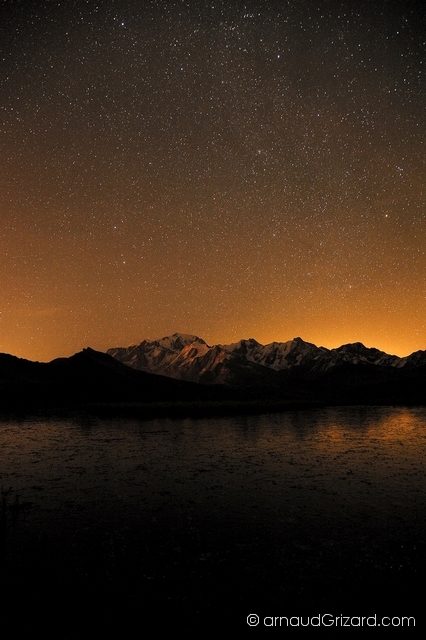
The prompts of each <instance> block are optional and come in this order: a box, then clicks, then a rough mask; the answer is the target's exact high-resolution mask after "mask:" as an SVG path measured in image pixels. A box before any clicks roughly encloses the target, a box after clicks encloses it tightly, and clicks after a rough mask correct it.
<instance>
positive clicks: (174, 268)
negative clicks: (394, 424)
mask: <svg viewBox="0 0 426 640" xmlns="http://www.w3.org/2000/svg"><path fill="white" fill-rule="evenodd" d="M0 7H1V14H0V47H1V50H0V60H1V78H0V83H1V92H0V122H1V127H0V132H1V136H0V222H1V225H0V251H1V265H2V266H1V272H0V273H1V275H0V278H1V281H0V351H2V352H7V353H12V354H15V355H18V356H20V357H25V358H29V359H32V360H36V359H37V360H50V359H52V358H54V357H58V356H68V355H71V354H72V353H75V352H76V351H79V350H80V349H81V348H82V347H85V346H91V347H93V348H94V349H99V350H106V349H107V348H109V347H114V346H126V345H128V344H131V343H136V342H140V341H142V340H143V339H145V338H150V339H155V338H160V337H162V336H165V335H169V334H171V333H174V332H176V331H180V332H184V333H193V334H196V335H198V336H200V337H202V338H204V339H205V340H206V341H207V342H208V343H209V344H215V343H229V342H234V341H236V340H239V339H241V338H249V337H253V338H256V339H257V340H258V341H259V342H262V343H264V344H265V343H268V342H272V341H273V340H278V341H286V340H290V339H292V338H294V337H295V336H300V337H302V338H303V339H304V340H307V341H309V342H314V343H315V344H317V345H318V346H320V345H322V346H326V347H336V346H339V345H341V344H343V343H346V342H355V341H361V342H363V343H364V344H365V345H366V346H375V347H377V348H380V349H383V350H385V351H387V352H389V353H395V354H398V355H407V354H408V353H411V352H412V351H415V350H417V349H426V322H425V319H426V254H425V247H426V197H425V185H426V166H425V165H426V153H425V151H426V150H425V129H426V118H425V105H426V82H425V73H426V55H425V49H426V19H425V15H426V9H425V8H424V6H423V3H421V2H410V1H409V0H408V1H406V2H398V1H392V0H378V1H377V2H371V0H369V1H368V2H360V1H359V0H356V1H355V0H354V1H352V2H339V1H332V0H328V1H326V0H315V1H314V0H312V1H308V0H298V1H296V0H294V1H293V0H292V1H288V2H286V1H282V2H269V1H264V2H262V1H260V0H258V1H254V2H249V1H247V2H239V1H238V0H232V1H231V0H227V1H216V0H210V2H208V1H205V2H193V1H191V0H187V1H185V0H184V1H177V0H174V1H170V2H166V1H161V0H160V1H156V0H152V1H149V0H139V1H131V0H128V1H124V0H121V1H118V0H117V1H115V2H114V1H113V0H99V2H93V1H92V0H89V1H87V2H82V1H81V2H79V1H78V0H77V1H71V0H63V1H62V2H57V1H53V0H52V1H47V0H45V1H43V0H39V1H37V2H33V3H31V2H28V1H26V2H23V1H21V0H16V1H13V0H3V1H2V2H1V4H0Z"/></svg>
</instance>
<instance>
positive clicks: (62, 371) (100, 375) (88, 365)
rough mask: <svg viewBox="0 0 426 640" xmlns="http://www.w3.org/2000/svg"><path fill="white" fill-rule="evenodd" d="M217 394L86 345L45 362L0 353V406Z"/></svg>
mask: <svg viewBox="0 0 426 640" xmlns="http://www.w3.org/2000/svg"><path fill="white" fill-rule="evenodd" d="M222 395H223V394H222ZM222 395H221V393H220V390H219V391H218V390H217V388H216V387H215V388H212V389H210V390H209V388H208V387H205V386H202V385H199V384H196V383H192V382H184V381H180V380H174V379H171V378H167V377H164V376H158V375H153V374H149V373H145V372H143V371H136V370H135V369H132V368H131V367H127V366H126V365H124V364H122V363H121V362H119V361H118V360H116V359H114V358H112V357H111V356H109V355H107V354H105V353H101V352H99V351H94V350H93V349H90V348H88V349H84V350H83V351H81V352H79V353H76V354H75V355H73V356H71V357H70V358H58V359H56V360H52V362H48V363H41V362H31V361H29V360H23V359H20V358H17V357H15V356H11V355H8V354H0V407H2V408H10V409H23V410H25V409H33V408H40V409H43V408H49V407H64V406H66V407H69V406H79V405H85V404H90V403H123V402H139V403H153V402H157V403H158V402H175V403H176V402H201V401H206V400H212V399H213V400H216V399H218V398H219V399H221V398H222ZM224 395H225V396H226V393H225V394H224Z"/></svg>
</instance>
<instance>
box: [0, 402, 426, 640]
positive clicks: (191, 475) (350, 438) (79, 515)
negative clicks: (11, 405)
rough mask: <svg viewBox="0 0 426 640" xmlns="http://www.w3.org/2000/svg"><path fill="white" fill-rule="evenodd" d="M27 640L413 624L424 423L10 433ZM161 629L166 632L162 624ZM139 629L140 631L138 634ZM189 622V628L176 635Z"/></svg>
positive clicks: (11, 560) (6, 429)
mask: <svg viewBox="0 0 426 640" xmlns="http://www.w3.org/2000/svg"><path fill="white" fill-rule="evenodd" d="M0 444H1V448H0V484H1V485H2V512H1V530H0V535H1V538H0V540H1V556H0V559H1V561H2V566H3V570H2V602H4V603H6V604H7V607H8V611H9V612H10V615H11V616H13V618H14V620H15V622H16V624H17V625H19V624H21V622H22V619H23V618H25V619H28V620H31V628H32V629H34V628H37V626H42V627H43V628H46V629H47V627H49V625H51V624H52V620H51V614H50V613H49V612H51V610H52V607H53V608H54V609H55V610H57V611H58V612H60V618H61V620H62V623H61V626H60V628H59V629H58V628H57V626H56V627H55V637H57V638H61V637H63V638H67V637H74V636H73V633H74V632H75V629H76V628H78V625H81V624H83V622H82V620H83V614H84V615H86V616H88V618H87V619H85V622H84V624H85V625H91V626H92V627H93V630H94V631H96V630H99V629H100V628H101V627H105V628H112V626H113V625H116V626H117V629H119V630H121V631H122V630H123V629H124V628H126V625H130V624H131V623H134V622H135V620H140V624H142V626H141V627H140V628H141V629H142V628H144V627H145V624H146V620H148V619H149V620H152V619H154V621H155V622H156V627H157V628H158V629H159V630H160V629H161V628H163V627H164V628H166V627H167V628H169V626H170V628H176V627H174V625H175V624H178V627H179V628H183V629H189V628H190V627H195V628H197V629H199V630H202V629H206V628H209V627H211V626H212V624H215V625H217V626H218V628H222V629H224V628H225V627H226V628H229V626H230V625H232V627H233V628H234V629H235V630H241V631H242V632H244V630H245V629H246V628H247V623H246V618H247V615H248V614H251V613H256V614H258V615H259V616H260V618H262V616H287V615H292V616H297V615H301V614H302V613H303V614H308V615H318V613H321V612H322V613H331V614H335V615H340V614H344V615H348V616H349V615H352V616H357V615H358V616H370V615H373V614H374V613H377V614H379V613H381V614H383V615H390V616H402V615H405V616H406V615H412V616H414V615H416V614H417V626H420V624H421V619H420V615H421V614H420V613H419V611H416V605H415V603H414V601H413V598H414V597H415V595H416V592H417V587H416V584H415V581H416V580H417V578H418V577H420V576H423V574H424V570H425V565H426V562H425V555H426V554H425V547H426V530H425V516H426V474H425V469H426V409H424V408H391V407H349V408H346V407H343V408H332V409H316V410H310V411H298V412H289V413H283V414H271V415H262V416H242V417H232V418H219V419H218V418H214V419H213V418H212V419H202V420H201V419H200V420H194V419H191V420H190V419H188V420H167V419H161V420H150V421H136V420H135V421H131V420H120V419H115V420H108V421H100V420H96V419H90V418H87V417H86V418H84V417H78V416H77V417H75V418H73V419H67V420H53V419H52V420H41V419H40V420H25V421H21V422H17V421H11V420H3V421H2V422H0ZM157 618H158V619H157ZM144 621H145V622H144ZM176 621H178V622H176Z"/></svg>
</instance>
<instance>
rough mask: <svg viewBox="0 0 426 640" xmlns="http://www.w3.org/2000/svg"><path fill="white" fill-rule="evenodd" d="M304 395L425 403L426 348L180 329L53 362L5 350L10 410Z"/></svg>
mask: <svg viewBox="0 0 426 640" xmlns="http://www.w3.org/2000/svg"><path fill="white" fill-rule="evenodd" d="M113 356H114V357H113ZM120 360H122V361H120ZM128 365H130V366H128ZM141 369H143V370H141ZM307 403H308V404H426V352H425V351H417V352H415V353H413V354H412V355H411V356H408V357H406V358H399V357H398V356H393V355H389V354H386V353H384V352H382V351H379V350H378V349H371V348H367V347H365V346H364V345H362V344H361V343H354V344H349V345H343V346H341V347H339V348H337V349H326V348H324V347H316V346H315V345H313V344H310V343H306V342H304V341H303V340H302V339H301V338H295V339H294V340H291V341H289V342H285V343H272V344H270V345H266V346H263V345H261V344H259V343H258V342H257V341H256V340H253V339H251V340H241V341H240V342H238V343H235V344H231V345H215V346H213V347H210V346H209V345H207V344H206V343H205V342H204V340H201V339H200V338H197V337H196V336H189V335H182V334H174V335H173V336H170V337H167V338H163V339H162V340H159V341H155V342H151V341H147V340H146V341H144V342H142V343H141V344H140V345H137V346H133V347H129V348H127V349H123V348H122V349H110V350H109V353H101V352H98V351H94V350H93V349H90V348H87V349H84V350H83V351H81V352H79V353H76V354H75V355H73V356H71V357H70V358H58V359H56V360H53V361H52V362H48V363H40V362H31V361H29V360H23V359H20V358H17V357H15V356H12V355H8V354H0V411H3V412H5V411H6V412H7V411H33V410H41V411H42V410H46V409H49V410H50V409H61V408H82V407H85V408H86V409H87V408H88V407H89V406H90V407H92V408H93V407H94V406H95V405H96V406H98V407H100V406H101V405H104V406H105V407H109V408H110V410H112V409H111V407H112V406H113V405H116V406H117V410H118V405H120V406H121V410H122V411H124V409H123V405H131V404H137V405H143V406H144V407H151V408H152V407H154V405H155V406H156V409H155V411H157V413H158V412H160V413H161V414H162V415H166V414H167V415H183V413H182V411H184V409H182V410H181V413H179V411H178V409H177V407H178V406H180V407H181V408H182V407H183V405H191V406H192V409H191V411H189V413H190V414H191V415H198V413H197V411H199V414H200V415H201V414H204V415H205V414H206V413H209V412H211V413H215V412H218V413H220V412H223V411H224V407H225V405H226V411H230V410H231V411H232V412H252V411H262V410H277V409H278V410H280V409H282V408H285V407H288V406H300V405H306V404H307ZM160 405H162V406H163V408H162V409H161V410H160V408H159V407H160ZM213 405H214V406H213ZM219 405H222V408H220V407H219ZM231 405H232V407H233V408H232V409H231V408H230V407H231ZM194 407H198V409H196V408H194ZM147 411H148V413H149V410H148V409H147ZM148 413H147V415H148Z"/></svg>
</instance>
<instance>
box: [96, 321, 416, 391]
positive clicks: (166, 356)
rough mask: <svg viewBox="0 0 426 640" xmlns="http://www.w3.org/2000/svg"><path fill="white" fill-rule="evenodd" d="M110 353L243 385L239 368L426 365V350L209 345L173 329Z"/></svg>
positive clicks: (161, 369) (172, 373)
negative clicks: (401, 353)
mask: <svg viewBox="0 0 426 640" xmlns="http://www.w3.org/2000/svg"><path fill="white" fill-rule="evenodd" d="M107 353H108V354H109V355H111V356H113V357H114V358H116V359H117V360H119V361H120V362H122V363H123V364H126V365H128V366H130V367H133V368H134V369H138V370H140V371H146V372H150V373H156V374H160V375H165V376H169V377H171V378H176V379H177V380H191V381H193V382H201V383H210V384H211V383H221V384H232V385H235V384H237V385H239V383H240V381H239V378H238V375H239V373H240V371H241V368H242V367H244V369H245V371H246V372H247V371H250V372H251V373H252V374H253V377H254V378H256V376H258V375H260V374H261V369H259V367H263V369H265V370H272V371H276V372H278V371H289V370H291V369H294V368H300V369H303V371H304V373H305V375H306V374H309V375H310V376H313V375H319V374H324V373H326V372H328V371H331V370H333V369H334V368H336V367H339V366H341V365H343V364H352V365H359V364H363V365H374V366H377V367H386V368H393V369H402V368H404V369H412V368H414V367H418V366H421V365H426V351H416V352H414V353H412V354H411V355H409V356H407V357H405V358H400V357H398V356H394V355H389V354H387V353H385V352H384V351H380V350H379V349H374V348H368V347H365V346H364V345H363V344H362V343H361V342H355V343H351V344H345V345H342V346H341V347H338V348H336V349H327V348H325V347H317V346H316V345H314V344H312V343H310V342H305V341H304V340H302V339H301V338H294V339H293V340H289V341H287V342H271V343H270V344H267V345H263V344H260V343H259V342H257V341H256V340H254V339H253V338H250V339H248V340H240V341H239V342H235V343H232V344H218V345H213V346H209V345H208V344H207V343H206V342H205V341H204V340H203V339H202V338H198V337H197V336H193V335H189V334H181V333H175V334H173V335H172V336H166V337H165V338H161V339H160V340H152V341H151V340H143V341H142V342H141V343H140V344H137V345H132V346H130V347H116V348H113V349H108V351H107Z"/></svg>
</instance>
